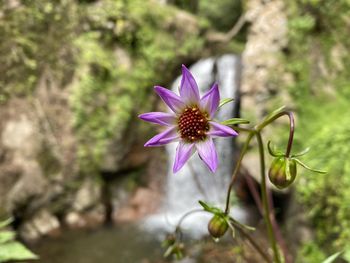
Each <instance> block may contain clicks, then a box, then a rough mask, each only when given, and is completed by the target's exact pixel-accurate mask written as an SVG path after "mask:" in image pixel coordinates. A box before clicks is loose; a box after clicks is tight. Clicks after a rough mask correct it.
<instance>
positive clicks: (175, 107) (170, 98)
mask: <svg viewBox="0 0 350 263" xmlns="http://www.w3.org/2000/svg"><path fill="white" fill-rule="evenodd" d="M154 89H155V91H156V93H157V94H158V95H159V97H161V99H162V100H163V101H164V102H165V103H166V105H168V106H169V108H170V109H172V111H173V112H175V113H179V112H181V111H182V110H183V109H184V108H185V104H184V103H183V101H182V100H181V98H180V97H179V96H178V95H176V94H175V93H174V92H172V91H170V90H168V89H166V88H163V87H160V86H155V87H154Z"/></svg>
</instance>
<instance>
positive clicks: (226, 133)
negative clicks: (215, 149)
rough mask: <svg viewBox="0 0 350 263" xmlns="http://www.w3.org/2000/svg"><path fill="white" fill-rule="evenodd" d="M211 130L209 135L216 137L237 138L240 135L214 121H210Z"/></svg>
mask: <svg viewBox="0 0 350 263" xmlns="http://www.w3.org/2000/svg"><path fill="white" fill-rule="evenodd" d="M209 124H210V130H209V132H208V133H207V134H208V135H210V136H214V137H231V136H237V135H238V133H237V132H236V131H235V130H234V129H232V128H230V127H228V126H226V125H222V124H220V123H217V122H214V121H210V122H209Z"/></svg>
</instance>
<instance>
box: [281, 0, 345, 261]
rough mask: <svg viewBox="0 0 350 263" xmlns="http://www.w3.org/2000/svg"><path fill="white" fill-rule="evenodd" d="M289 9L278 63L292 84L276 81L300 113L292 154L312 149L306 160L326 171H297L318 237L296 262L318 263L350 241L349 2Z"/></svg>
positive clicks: (311, 2) (310, 2) (316, 1)
mask: <svg viewBox="0 0 350 263" xmlns="http://www.w3.org/2000/svg"><path fill="white" fill-rule="evenodd" d="M287 7H288V8H287V10H288V15H289V19H288V21H289V24H288V26H289V43H288V47H287V49H286V53H285V57H284V58H283V59H282V60H281V63H282V64H283V65H285V69H286V71H287V72H288V73H290V74H291V75H292V76H293V78H294V82H293V84H292V85H288V86H287V85H286V84H285V83H284V82H283V80H281V79H280V87H281V88H284V89H287V90H288V91H289V93H290V94H291V95H292V98H293V101H294V103H295V110H296V112H297V115H298V119H297V121H298V122H297V134H296V135H297V136H296V142H295V147H294V150H295V151H297V150H298V149H302V148H306V147H308V146H311V149H312V150H311V152H310V154H308V155H306V156H305V157H303V158H304V160H305V162H306V163H308V164H309V165H310V166H311V167H318V168H320V169H325V170H328V171H329V172H328V174H325V175H319V174H311V173H308V172H305V171H303V170H300V173H299V176H298V178H299V179H298V181H297V185H296V189H297V192H298V195H297V196H298V197H299V201H300V203H301V204H303V205H304V206H305V208H306V209H305V211H308V212H307V216H308V218H309V220H310V224H311V225H312V226H313V227H314V229H315V234H316V238H315V240H314V241H313V242H312V243H311V244H305V247H304V249H303V250H302V251H300V253H301V257H300V258H302V260H301V261H300V262H304V261H307V262H320V260H321V259H324V258H325V257H323V256H324V255H323V253H324V254H326V255H327V254H328V255H329V254H332V253H334V252H335V251H341V250H342V249H344V247H345V246H346V244H347V243H348V240H349V239H350V223H349V222H350V209H349V205H348V204H349V203H350V191H349V189H350V179H349V178H350V162H349V158H348V156H349V155H350V146H349V144H348V141H349V134H350V132H349V127H350V117H349V115H348V114H346V112H347V111H348V105H349V103H350V96H349V95H350V84H349V81H348V80H349V79H350V72H349V70H347V69H348V68H349V66H350V65H349V61H350V40H349V38H348V37H346V35H347V33H346V32H347V29H346V28H347V25H346V23H347V22H346V20H345V19H344V18H345V17H347V16H348V15H349V14H350V13H349V12H350V8H349V7H350V4H349V1H346V0H340V1H323V0H303V1H289V2H288V4H287ZM278 78H279V77H278V76H275V79H276V80H278ZM320 251H323V252H322V253H321V252H320ZM306 259H308V260H306ZM309 259H310V260H309ZM311 259H313V260H311Z"/></svg>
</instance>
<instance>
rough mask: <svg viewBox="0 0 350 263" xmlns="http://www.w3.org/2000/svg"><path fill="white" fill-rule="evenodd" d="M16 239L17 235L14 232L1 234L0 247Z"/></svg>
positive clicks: (2, 232)
mask: <svg viewBox="0 0 350 263" xmlns="http://www.w3.org/2000/svg"><path fill="white" fill-rule="evenodd" d="M14 238H15V233H14V232H12V231H1V232H0V245H1V244H4V243H6V242H9V241H11V240H13V239H14Z"/></svg>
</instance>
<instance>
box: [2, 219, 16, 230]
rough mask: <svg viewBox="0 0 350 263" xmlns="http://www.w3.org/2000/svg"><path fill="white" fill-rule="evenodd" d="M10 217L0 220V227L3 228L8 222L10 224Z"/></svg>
mask: <svg viewBox="0 0 350 263" xmlns="http://www.w3.org/2000/svg"><path fill="white" fill-rule="evenodd" d="M12 221H13V220H12V218H11V217H10V218H8V219H6V220H4V221H1V222H0V228H4V227H5V226H8V225H9V224H11V223H12Z"/></svg>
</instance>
